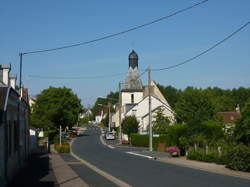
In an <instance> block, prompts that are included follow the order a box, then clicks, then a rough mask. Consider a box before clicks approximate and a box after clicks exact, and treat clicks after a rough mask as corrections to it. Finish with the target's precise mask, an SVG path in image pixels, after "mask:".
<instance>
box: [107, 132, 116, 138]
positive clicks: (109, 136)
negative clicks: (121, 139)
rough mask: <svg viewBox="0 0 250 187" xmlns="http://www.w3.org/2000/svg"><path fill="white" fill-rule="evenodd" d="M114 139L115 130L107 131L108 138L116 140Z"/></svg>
mask: <svg viewBox="0 0 250 187" xmlns="http://www.w3.org/2000/svg"><path fill="white" fill-rule="evenodd" d="M114 139H115V135H114V133H113V132H107V133H106V140H114Z"/></svg>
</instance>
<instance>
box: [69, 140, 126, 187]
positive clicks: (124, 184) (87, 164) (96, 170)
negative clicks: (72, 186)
mask: <svg viewBox="0 0 250 187" xmlns="http://www.w3.org/2000/svg"><path fill="white" fill-rule="evenodd" d="M73 142H74V140H73V141H71V142H70V147H71V148H72V144H73ZM70 154H71V155H72V156H73V157H75V158H76V159H77V160H79V161H80V162H81V163H83V164H84V165H85V166H87V167H89V168H90V169H92V170H94V171H95V172H96V173H98V174H100V175H101V176H103V177H105V178H106V179H108V180H110V181H111V182H113V183H115V184H117V185H118V186H127V187H130V186H131V185H129V184H128V183H126V182H123V181H122V180H120V179H118V178H116V177H114V176H112V175H110V174H109V173H107V172H105V171H103V170H101V169H99V168H97V167H96V166H94V165H92V164H90V163H89V162H87V161H86V160H83V159H82V158H80V157H78V156H77V155H76V154H75V153H73V151H72V149H71V151H70Z"/></svg>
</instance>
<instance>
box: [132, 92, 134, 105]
mask: <svg viewBox="0 0 250 187" xmlns="http://www.w3.org/2000/svg"><path fill="white" fill-rule="evenodd" d="M131 103H132V104H134V94H131Z"/></svg>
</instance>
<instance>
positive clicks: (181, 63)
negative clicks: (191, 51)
mask: <svg viewBox="0 0 250 187" xmlns="http://www.w3.org/2000/svg"><path fill="white" fill-rule="evenodd" d="M249 24H250V21H248V22H247V23H245V24H244V25H242V26H241V27H240V28H238V29H237V30H235V31H234V32H233V33H231V34H230V35H228V36H227V37H225V38H224V39H223V40H221V41H219V42H217V43H215V44H214V45H212V46H211V47H209V48H208V49H206V50H205V51H203V52H201V53H199V54H197V55H195V56H193V57H191V58H189V59H187V60H184V61H183V62H180V63H178V64H175V65H172V66H168V67H165V68H158V69H152V71H162V70H168V69H173V68H176V67H178V66H181V65H184V64H186V63H188V62H191V61H193V60H195V59H197V58H199V57H200V56H202V55H204V54H206V53H208V52H209V51H211V50H213V49H214V48H216V47H217V46H219V45H221V44H222V43H224V42H225V41H227V40H229V39H230V38H231V37H233V36H234V35H235V34H237V33H238V32H240V31H241V30H242V29H244V28H245V27H246V26H248V25H249Z"/></svg>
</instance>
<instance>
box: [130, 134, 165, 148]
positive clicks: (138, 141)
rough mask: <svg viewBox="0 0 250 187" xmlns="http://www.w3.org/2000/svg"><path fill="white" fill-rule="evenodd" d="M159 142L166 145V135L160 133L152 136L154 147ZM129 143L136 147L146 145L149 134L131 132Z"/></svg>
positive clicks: (147, 144)
mask: <svg viewBox="0 0 250 187" xmlns="http://www.w3.org/2000/svg"><path fill="white" fill-rule="evenodd" d="M159 143H165V145H166V146H167V136H166V135H160V136H159V137H153V148H154V149H156V148H157V147H158V145H159ZM131 144H132V145H133V146H137V147H148V146H149V135H147V134H143V135H142V134H137V133H133V134H131Z"/></svg>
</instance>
